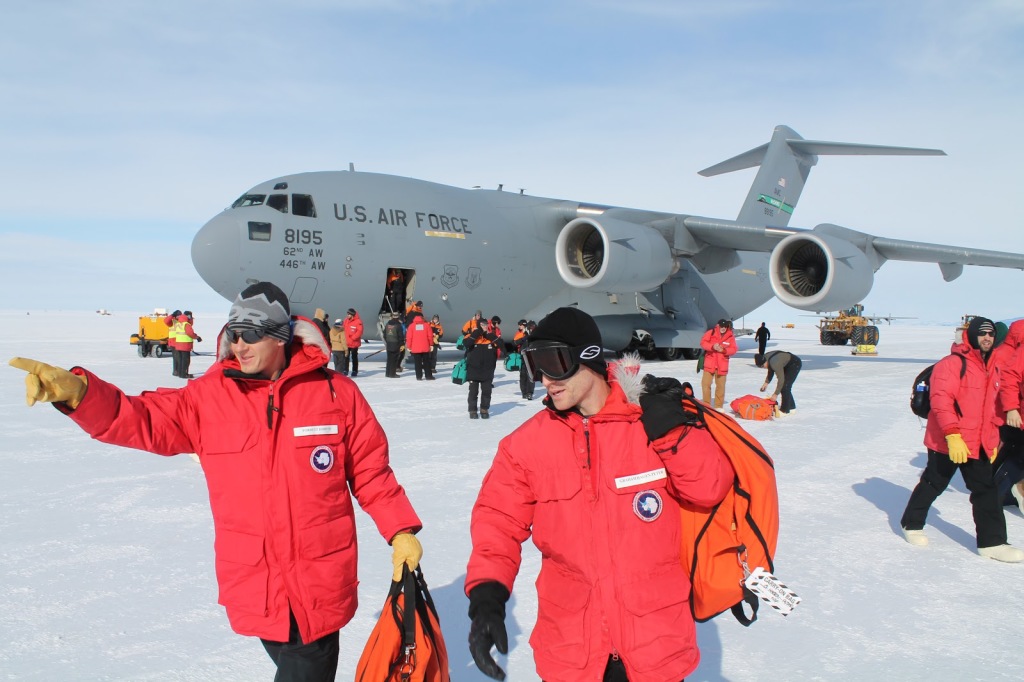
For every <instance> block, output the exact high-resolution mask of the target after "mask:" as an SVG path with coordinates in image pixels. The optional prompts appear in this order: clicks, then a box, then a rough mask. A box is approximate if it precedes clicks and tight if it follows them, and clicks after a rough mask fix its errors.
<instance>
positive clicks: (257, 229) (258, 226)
mask: <svg viewBox="0 0 1024 682" xmlns="http://www.w3.org/2000/svg"><path fill="white" fill-rule="evenodd" d="M249 241H251V242H269V241H270V223H258V222H256V221H255V220H250V221H249Z"/></svg>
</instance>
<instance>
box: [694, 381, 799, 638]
mask: <svg viewBox="0 0 1024 682" xmlns="http://www.w3.org/2000/svg"><path fill="white" fill-rule="evenodd" d="M683 390H684V397H683V408H684V409H685V410H686V411H687V412H688V413H689V414H691V415H692V416H693V417H694V420H695V422H696V423H698V424H701V425H703V426H704V427H705V428H706V429H707V431H708V433H709V434H711V436H712V438H714V439H715V442H717V443H718V445H719V447H721V448H722V451H723V452H724V453H725V456H726V457H728V458H729V461H730V462H731V463H732V467H733V470H734V471H735V472H736V477H735V478H734V479H733V485H732V488H730V489H729V492H728V493H726V496H725V499H723V500H722V501H721V502H719V503H718V504H717V505H715V506H714V507H712V508H710V509H709V508H706V507H698V506H695V505H692V504H688V503H685V502H681V503H680V514H681V517H682V546H681V553H680V561H681V563H682V565H683V568H685V569H686V571H687V573H688V574H689V576H690V584H691V585H692V586H693V589H692V593H691V595H690V608H691V610H692V612H693V617H694V619H695V620H697V621H699V622H704V621H707V620H710V619H712V618H714V617H715V616H717V615H718V614H720V613H722V612H723V611H726V610H731V611H732V613H733V615H734V616H735V617H736V620H738V621H739V622H740V623H742V624H743V625H750V624H751V623H753V622H754V621H755V620H757V609H758V597H757V595H755V594H754V593H753V592H751V591H750V589H748V588H747V587H746V585H744V580H746V578H747V577H748V576H749V575H750V573H751V572H752V571H754V569H755V568H757V567H761V568H763V569H765V570H768V571H774V570H775V565H774V557H775V549H776V546H777V544H778V538H779V492H778V488H777V486H776V482H775V463H774V462H773V461H772V458H771V457H770V456H769V455H768V453H767V452H765V449H764V447H763V446H762V445H761V444H760V443H759V442H757V440H756V439H755V438H754V437H753V436H751V435H750V434H749V433H747V432H746V430H744V429H743V427H742V426H740V425H739V424H738V423H737V422H736V420H735V419H733V418H732V417H730V416H728V415H725V414H722V413H721V412H718V411H716V410H713V409H711V408H709V407H708V406H707V405H704V404H703V403H701V402H700V401H698V400H697V399H696V398H695V397H694V395H693V388H692V387H691V386H690V385H689V384H688V383H686V384H683ZM744 603H746V604H747V605H748V607H749V608H750V610H751V612H752V613H751V615H750V616H749V617H748V616H747V615H746V613H745V612H744V609H743V604H744Z"/></svg>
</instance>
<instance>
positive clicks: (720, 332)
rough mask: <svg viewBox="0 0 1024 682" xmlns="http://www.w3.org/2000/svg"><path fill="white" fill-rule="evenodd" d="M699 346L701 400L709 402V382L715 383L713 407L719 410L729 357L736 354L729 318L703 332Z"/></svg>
mask: <svg viewBox="0 0 1024 682" xmlns="http://www.w3.org/2000/svg"><path fill="white" fill-rule="evenodd" d="M700 347H701V349H702V350H703V351H704V367H703V370H704V372H703V374H701V378H700V388H701V400H703V401H704V402H705V403H707V404H708V405H712V402H711V384H712V382H713V383H714V384H715V398H714V400H715V402H714V404H713V407H714V408H715V409H716V410H721V409H722V408H723V407H724V406H725V381H726V378H727V377H728V375H729V358H731V357H732V356H733V355H736V350H737V345H736V337H735V336H734V335H733V333H732V324H731V323H730V322H729V320H726V319H721V320H719V321H718V323H717V324H716V325H715V326H714V327H712V328H711V329H709V330H707V331H706V332H704V336H703V337H701V340H700Z"/></svg>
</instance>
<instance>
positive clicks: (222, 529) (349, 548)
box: [65, 318, 421, 642]
mask: <svg viewBox="0 0 1024 682" xmlns="http://www.w3.org/2000/svg"><path fill="white" fill-rule="evenodd" d="M221 336H222V338H221V344H220V354H219V359H218V361H217V362H216V363H215V364H214V365H213V366H212V367H210V369H208V370H207V371H206V372H205V373H204V374H203V375H202V376H201V377H199V378H198V379H195V380H193V381H190V382H188V384H187V385H186V386H185V387H184V388H180V389H176V390H170V389H161V390H160V391H157V392H145V393H143V394H141V395H139V396H127V395H125V394H124V393H122V392H121V391H120V390H119V389H118V388H117V387H115V386H112V385H111V384H108V383H106V382H104V381H102V380H101V379H99V378H98V377H97V376H95V375H94V374H92V373H90V372H87V371H86V370H83V369H81V368H77V367H76V368H75V369H74V370H72V371H74V372H75V373H76V374H80V375H84V376H87V377H88V388H87V389H86V394H85V397H84V398H83V399H82V402H81V403H80V404H79V406H78V408H77V409H76V410H74V411H69V410H67V409H65V411H67V412H68V413H69V415H70V417H71V418H72V419H73V420H74V421H75V422H76V423H77V424H78V425H79V426H81V427H82V428H83V429H84V430H85V431H87V432H88V433H89V434H90V435H92V437H93V438H95V439H97V440H100V441H103V442H105V443H113V444H115V445H122V446H126V447H132V448H137V449H140V450H146V451H149V452H153V453H156V454H159V455H174V454H178V453H185V452H195V453H197V454H198V455H199V461H200V463H201V464H202V467H203V472H204V473H205V474H206V483H207V487H208V488H209V493H210V507H211V509H212V511H213V523H214V528H215V531H216V540H215V542H214V551H215V553H216V568H217V582H218V585H219V587H220V595H219V599H218V601H219V603H220V604H222V605H224V607H225V608H226V609H227V614H228V619H229V620H230V622H231V627H232V629H234V630H235V632H238V633H239V634H242V635H253V636H257V637H262V638H264V639H270V640H274V641H279V642H285V641H288V630H289V619H288V610H289V605H290V606H291V610H292V612H294V614H295V620H296V621H297V622H298V625H299V631H300V633H301V635H302V641H304V642H310V641H313V640H314V639H318V638H320V637H322V636H324V635H326V634H328V633H331V632H334V631H335V630H338V629H339V628H341V627H342V626H344V625H345V624H346V623H347V622H348V621H349V620H351V618H352V616H353V614H354V613H355V610H356V585H357V583H358V581H357V579H356V566H357V552H356V524H355V517H354V513H353V505H352V495H354V496H355V498H356V500H358V502H359V505H360V507H362V508H363V509H364V510H365V511H366V512H367V513H368V514H369V515H370V517H371V518H372V519H373V520H374V522H375V523H376V524H377V530H378V531H379V532H380V534H381V535H382V536H383V537H384V538H385V540H387V541H389V542H390V540H391V538H393V537H394V536H395V534H396V533H398V532H399V531H401V530H404V529H410V530H413V531H416V530H419V528H420V527H421V524H420V520H419V518H418V517H417V516H416V513H415V511H413V508H412V505H411V504H410V503H409V500H408V499H407V498H406V496H405V492H404V490H403V489H402V487H401V486H400V485H399V484H398V482H397V481H396V480H395V476H394V473H393V472H392V470H391V467H390V466H389V464H388V442H387V438H386V436H385V435H384V431H383V430H382V429H381V427H380V424H379V423H378V422H377V419H376V418H375V417H374V414H373V411H372V410H371V409H370V406H369V405H368V404H367V402H366V400H365V399H364V398H363V395H362V393H360V391H359V389H358V388H357V387H356V384H355V383H353V382H352V381H351V380H349V379H348V378H347V377H344V376H341V375H340V374H338V373H337V372H334V371H333V370H329V369H327V368H325V367H324V364H325V363H326V361H327V349H326V347H325V342H324V340H323V335H322V334H321V333H320V331H319V330H318V329H316V327H314V326H313V324H312V322H310V321H309V320H305V319H302V318H298V319H297V321H296V324H295V336H296V337H297V338H296V339H295V340H293V341H292V343H291V346H290V354H291V358H290V362H289V364H288V366H287V367H286V368H285V370H284V372H283V373H282V375H281V376H280V377H279V378H278V379H276V380H273V381H270V380H261V379H252V378H245V375H242V374H241V372H240V371H239V364H238V361H237V360H236V359H235V358H234V357H233V355H232V354H231V350H230V344H228V343H226V338H224V335H223V334H222V335H221ZM65 407H66V406H65ZM350 490H351V495H350V493H349V491H350ZM383 570H384V567H382V571H383ZM386 570H387V571H388V575H390V571H391V566H390V565H388V566H387V567H386Z"/></svg>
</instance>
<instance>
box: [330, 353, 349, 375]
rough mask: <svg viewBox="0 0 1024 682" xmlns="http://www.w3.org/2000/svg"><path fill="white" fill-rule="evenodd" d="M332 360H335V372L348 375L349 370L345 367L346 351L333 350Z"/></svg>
mask: <svg viewBox="0 0 1024 682" xmlns="http://www.w3.org/2000/svg"><path fill="white" fill-rule="evenodd" d="M331 358H332V359H333V360H334V371H335V372H341V373H342V374H348V368H347V367H345V351H343V350H332V351H331Z"/></svg>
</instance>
